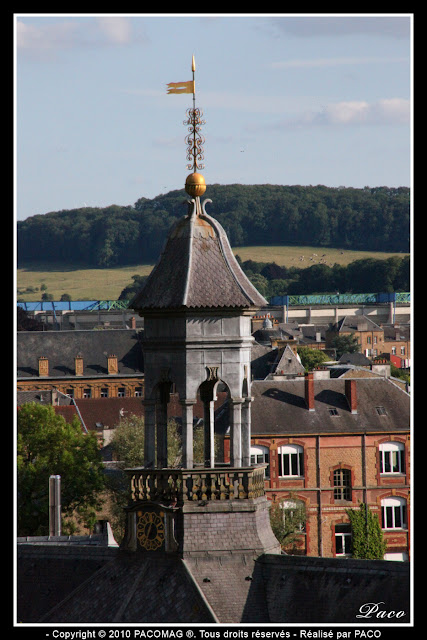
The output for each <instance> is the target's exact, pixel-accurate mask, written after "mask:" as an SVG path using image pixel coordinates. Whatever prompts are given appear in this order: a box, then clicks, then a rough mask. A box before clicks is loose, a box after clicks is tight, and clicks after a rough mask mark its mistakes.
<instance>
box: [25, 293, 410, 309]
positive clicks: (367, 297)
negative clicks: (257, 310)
mask: <svg viewBox="0 0 427 640" xmlns="http://www.w3.org/2000/svg"><path fill="white" fill-rule="evenodd" d="M390 302H393V303H395V304H396V303H410V302H411V294H410V293H401V292H396V293H395V292H393V293H335V294H334V293H331V294H329V293H325V294H318V295H299V296H297V295H286V296H273V297H271V298H270V304H271V305H272V306H282V307H284V306H286V307H292V306H298V305H308V306H309V305H337V304H380V303H390ZM17 304H18V306H20V307H22V308H23V309H25V311H53V313H55V312H56V311H126V310H127V309H128V304H129V300H73V301H67V302H65V301H63V300H56V301H53V300H38V301H36V302H18V303H17ZM129 311H131V310H130V309H129Z"/></svg>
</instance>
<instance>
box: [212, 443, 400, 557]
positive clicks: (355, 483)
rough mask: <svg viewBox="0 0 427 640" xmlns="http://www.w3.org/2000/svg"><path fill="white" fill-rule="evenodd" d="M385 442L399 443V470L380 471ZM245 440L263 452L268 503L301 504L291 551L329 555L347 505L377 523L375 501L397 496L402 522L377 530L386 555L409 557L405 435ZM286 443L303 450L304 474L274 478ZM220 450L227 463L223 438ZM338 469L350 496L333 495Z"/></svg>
mask: <svg viewBox="0 0 427 640" xmlns="http://www.w3.org/2000/svg"><path fill="white" fill-rule="evenodd" d="M385 442H398V443H402V444H403V445H404V447H405V462H404V473H399V474H381V473H380V444H381V443H385ZM251 443H252V445H253V446H256V445H261V446H264V447H267V448H268V450H269V464H270V470H269V475H270V477H269V478H268V479H266V480H265V489H266V494H267V497H268V498H269V499H270V500H272V501H273V502H281V501H283V500H298V501H301V502H303V503H304V505H305V509H306V518H307V522H306V527H305V532H303V533H301V534H299V535H298V541H297V544H296V545H295V548H294V549H293V551H292V552H293V553H295V552H296V553H300V554H305V555H308V556H323V557H335V556H336V555H337V554H336V548H335V527H336V525H339V524H349V518H348V515H347V513H346V511H347V509H349V508H352V509H358V508H359V503H367V504H368V506H369V509H370V510H371V511H372V512H373V513H376V514H377V515H378V517H379V519H380V522H381V501H382V500H384V499H386V498H392V497H401V498H403V499H404V500H405V501H406V509H407V514H406V521H407V526H406V527H405V528H395V529H387V530H386V529H383V534H384V538H385V540H386V541H387V553H402V552H403V553H404V554H406V555H407V556H408V557H409V553H410V548H409V547H410V544H409V542H410V540H409V522H410V496H409V493H410V492H409V484H410V457H409V445H410V440H409V434H407V433H404V434H402V433H399V434H392V433H390V434H373V435H366V436H364V435H363V434H350V435H345V434H335V435H331V436H330V435H327V436H326V435H319V436H315V435H307V436H301V437H283V435H277V436H268V437H253V438H252V441H251ZM287 444H294V445H299V446H301V447H302V448H303V455H304V458H303V459H304V475H303V476H301V477H288V478H283V477H279V462H278V448H279V447H280V446H282V445H287ZM224 449H225V460H226V461H227V460H229V454H228V452H229V441H228V439H226V441H225V445H224ZM318 461H319V465H318ZM339 469H346V470H348V471H349V472H350V474H351V476H350V477H351V500H338V499H336V498H334V486H333V482H334V471H335V470H339ZM319 479H320V481H319ZM288 551H289V549H288Z"/></svg>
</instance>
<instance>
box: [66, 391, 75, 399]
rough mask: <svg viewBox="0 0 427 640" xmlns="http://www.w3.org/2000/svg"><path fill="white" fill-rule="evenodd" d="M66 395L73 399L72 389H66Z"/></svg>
mask: <svg viewBox="0 0 427 640" xmlns="http://www.w3.org/2000/svg"><path fill="white" fill-rule="evenodd" d="M66 394H67V396H70V398H74V389H67V392H66Z"/></svg>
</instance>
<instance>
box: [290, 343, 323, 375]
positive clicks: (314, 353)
mask: <svg viewBox="0 0 427 640" xmlns="http://www.w3.org/2000/svg"><path fill="white" fill-rule="evenodd" d="M297 352H298V355H299V357H300V358H301V364H302V366H303V367H304V369H305V370H306V371H313V369H316V367H320V366H321V365H322V364H323V363H324V362H326V361H327V360H330V357H329V356H328V355H327V354H326V353H325V352H324V351H321V350H320V349H310V347H298V348H297Z"/></svg>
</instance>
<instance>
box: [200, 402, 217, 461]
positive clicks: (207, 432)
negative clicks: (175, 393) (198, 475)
mask: <svg viewBox="0 0 427 640" xmlns="http://www.w3.org/2000/svg"><path fill="white" fill-rule="evenodd" d="M203 407H204V414H203V421H204V462H205V467H214V466H215V413H214V412H215V403H214V401H213V400H205V401H204V403H203Z"/></svg>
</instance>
